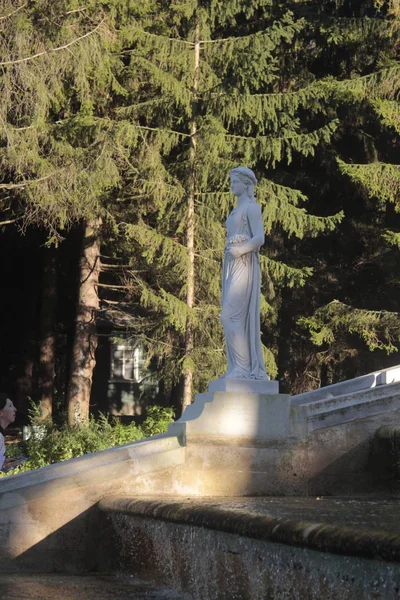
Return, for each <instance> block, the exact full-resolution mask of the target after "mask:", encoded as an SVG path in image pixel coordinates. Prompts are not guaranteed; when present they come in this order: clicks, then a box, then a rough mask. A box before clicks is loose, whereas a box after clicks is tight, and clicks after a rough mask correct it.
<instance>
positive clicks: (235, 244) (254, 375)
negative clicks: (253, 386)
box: [221, 167, 268, 380]
mask: <svg viewBox="0 0 400 600" xmlns="http://www.w3.org/2000/svg"><path fill="white" fill-rule="evenodd" d="M256 183H257V179H256V177H255V175H254V173H253V171H252V170H251V169H249V168H248V167H237V168H235V169H232V171H231V190H232V193H233V194H234V196H236V197H237V205H236V206H235V208H234V209H233V210H232V212H231V214H230V215H229V217H228V219H227V221H226V229H227V238H226V244H225V257H224V265H223V271H222V310H221V323H222V325H223V327H224V333H225V343H226V356H227V362H228V370H227V373H226V375H225V378H227V379H258V380H266V379H268V376H267V374H266V372H265V366H264V360H263V356H262V351H261V340H260V258H259V253H258V252H259V248H260V246H262V245H263V243H264V227H263V222H262V215H261V209H260V207H259V205H258V204H257V202H256V201H255V198H254V186H255V184H256Z"/></svg>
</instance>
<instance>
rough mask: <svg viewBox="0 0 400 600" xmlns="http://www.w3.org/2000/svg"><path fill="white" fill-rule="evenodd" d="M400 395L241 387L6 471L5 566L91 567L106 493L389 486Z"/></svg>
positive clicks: (0, 527) (0, 565) (1, 522)
mask: <svg viewBox="0 0 400 600" xmlns="http://www.w3.org/2000/svg"><path fill="white" fill-rule="evenodd" d="M302 396H303V395H302ZM210 397H211V398H213V401H212V402H211V401H210ZM399 398H400V383H398V382H394V383H390V384H388V385H381V386H375V387H371V388H369V389H363V390H361V391H358V392H351V393H349V394H347V395H339V396H333V397H325V399H321V398H318V399H317V400H316V401H315V402H314V401H312V402H309V401H308V400H309V398H308V400H307V399H306V398H305V397H304V396H303V397H302V398H299V397H293V398H290V397H289V396H285V395H279V394H259V393H239V392H237V391H230V392H229V391H228V392H215V393H210V394H208V395H207V394H206V395H199V396H198V397H197V399H196V401H195V403H194V404H193V405H192V406H190V407H189V408H188V409H187V411H186V412H185V415H184V418H183V419H181V420H180V421H178V422H177V423H175V424H173V425H172V426H171V428H170V431H169V433H168V434H164V435H161V436H155V437H154V438H151V439H149V440H145V441H143V442H136V443H132V444H127V445H125V446H122V447H120V448H114V449H111V450H107V451H104V452H101V453H98V454H95V455H89V456H85V457H81V458H78V459H74V460H71V461H66V462H65V463H60V464H58V465H52V466H50V467H46V468H44V469H40V470H38V471H34V472H31V473H27V474H22V475H16V476H13V477H8V478H5V479H1V480H0V535H1V539H2V541H3V544H2V545H1V547H0V572H1V571H3V572H4V571H7V570H8V571H12V570H18V569H28V570H29V569H33V570H35V569H37V566H38V565H39V564H40V565H41V568H42V570H49V571H51V570H60V569H70V570H72V571H76V570H78V571H79V570H83V571H84V570H87V569H88V568H91V562H90V556H91V552H90V551H89V546H90V544H92V542H90V540H91V539H92V538H91V537H90V536H88V535H87V532H88V530H89V529H90V528H92V527H95V525H93V521H92V519H93V518H95V517H94V514H95V512H94V511H93V510H92V507H93V505H94V504H96V503H97V501H98V500H99V499H101V498H102V497H104V496H106V495H109V494H111V493H113V494H126V495H135V496H137V495H149V494H150V495H158V496H163V495H176V496H181V497H184V496H190V497H193V496H255V495H275V496H279V495H292V496H295V495H301V496H307V495H319V496H322V495H328V494H330V495H332V494H336V495H338V494H348V495H355V494H360V493H375V492H377V491H382V492H383V491H386V492H387V491H388V482H389V479H390V477H391V478H392V479H393V476H392V475H390V476H389V471H388V469H389V467H388V469H386V467H385V469H384V468H382V465H383V463H382V460H380V459H379V456H381V454H380V452H382V448H383V446H384V443H383V442H382V440H383V438H379V439H380V440H381V441H380V442H379V441H378V442H377V437H376V432H377V431H378V430H381V431H382V428H388V427H389V428H393V427H395V426H396V424H397V425H398V426H400V401H399ZM306 400H307V401H306ZM382 443H383V446H382ZM379 444H380V446H379ZM379 448H380V449H379ZM383 452H385V451H384V450H383ZM392 471H393V469H392ZM391 489H395V487H394V486H392V488H391ZM88 544H89V546H88ZM92 554H93V553H92ZM88 557H89V558H88ZM88 561H89V562H88Z"/></svg>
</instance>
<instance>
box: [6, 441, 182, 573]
mask: <svg viewBox="0 0 400 600" xmlns="http://www.w3.org/2000/svg"><path fill="white" fill-rule="evenodd" d="M184 460H185V449H184V447H183V446H182V442H181V441H180V440H179V439H178V438H177V437H168V436H165V435H161V436H155V438H153V439H150V440H146V441H143V442H136V443H132V444H127V445H125V446H122V447H119V448H113V449H110V450H106V451H104V452H99V453H97V454H94V455H88V456H84V457H80V458H77V459H73V460H70V461H66V462H64V463H59V464H56V465H51V466H49V467H46V468H43V469H39V470H37V471H32V472H30V473H24V474H21V475H16V476H13V477H8V478H4V479H2V480H1V481H0V537H1V540H2V544H1V545H0V572H8V571H16V570H17V571H18V570H23V571H29V570H34V571H37V570H38V567H39V568H40V570H42V571H44V572H46V571H48V572H49V571H54V570H56V571H60V570H63V571H67V572H68V571H73V572H75V571H87V570H90V568H91V567H92V566H93V552H91V551H90V549H91V546H92V541H91V540H92V538H91V537H90V536H88V530H89V529H90V528H91V527H92V526H93V518H94V516H93V515H94V513H93V511H91V508H92V507H93V505H95V504H96V502H97V501H98V500H99V499H100V498H102V497H103V496H104V495H105V494H109V493H115V492H117V491H119V492H120V493H122V494H140V493H155V492H154V490H155V489H157V491H158V493H160V494H168V493H169V491H170V489H171V481H172V478H173V472H174V469H175V468H176V467H177V466H179V465H181V464H183V463H184Z"/></svg>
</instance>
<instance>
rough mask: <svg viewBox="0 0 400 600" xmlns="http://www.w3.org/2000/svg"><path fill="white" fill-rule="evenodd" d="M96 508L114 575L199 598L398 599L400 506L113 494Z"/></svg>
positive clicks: (347, 501)
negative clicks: (147, 581)
mask: <svg viewBox="0 0 400 600" xmlns="http://www.w3.org/2000/svg"><path fill="white" fill-rule="evenodd" d="M99 509H100V511H101V513H103V518H104V524H103V525H102V526H101V528H102V530H103V532H105V535H106V537H107V539H108V540H109V543H110V551H109V552H108V555H109V556H111V555H114V557H115V558H116V562H115V563H114V565H113V567H114V568H117V569H120V570H122V571H123V572H131V573H135V574H136V575H138V576H140V577H146V576H147V577H150V579H151V580H152V581H154V582H157V584H159V585H168V586H169V587H172V588H173V589H175V590H176V591H179V592H186V593H188V594H189V597H190V598H193V599H194V600H197V599H198V600H200V599H201V600H208V599H210V600H212V599H215V598H218V599H225V598H226V599H228V598H229V599H234V598H238V599H239V598H240V599H247V598H248V599H249V600H250V599H251V600H257V599H260V600H261V599H263V600H264V599H266V598H271V600H272V599H279V598H291V599H293V600H297V599H298V600H307V599H313V600H316V599H319V598H322V597H323V598H324V599H325V598H326V599H328V600H330V599H332V600H334V599H335V600H336V599H337V598H338V597H340V598H341V600H346V599H347V598H348V599H349V600H350V599H353V598H357V600H359V599H361V600H363V599H365V600H367V599H370V598H371V597H374V598H377V599H379V598H382V599H385V600H386V599H388V600H389V599H392V598H393V600H394V598H398V594H399V590H400V527H399V524H398V514H399V509H400V502H399V500H398V499H393V500H389V499H386V500H383V499H375V500H374V499H358V500H354V499H337V498H335V499H320V500H317V499H315V498H314V499H304V498H301V499H300V498H290V499H289V498H274V499H271V498H266V499H256V498H251V499H243V498H242V499H237V498H236V499H223V500H222V499H219V500H217V499H212V498H208V499H203V500H202V501H200V502H199V501H198V500H196V501H193V500H192V499H186V500H182V498H179V499H172V498H171V499H169V500H160V498H158V499H143V498H140V499H139V498H127V497H118V496H111V497H108V498H105V499H103V500H102V501H101V502H100V503H99ZM108 567H110V565H109V564H108Z"/></svg>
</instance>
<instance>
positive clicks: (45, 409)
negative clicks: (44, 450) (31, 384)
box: [39, 249, 57, 419]
mask: <svg viewBox="0 0 400 600" xmlns="http://www.w3.org/2000/svg"><path fill="white" fill-rule="evenodd" d="M42 289H43V293H42V307H41V314H40V349H39V390H40V401H39V407H40V415H41V417H42V419H47V418H51V416H52V412H53V387H54V376H55V362H56V320H57V271H56V252H55V250H54V249H51V250H46V254H45V257H44V267H43V288H42Z"/></svg>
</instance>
